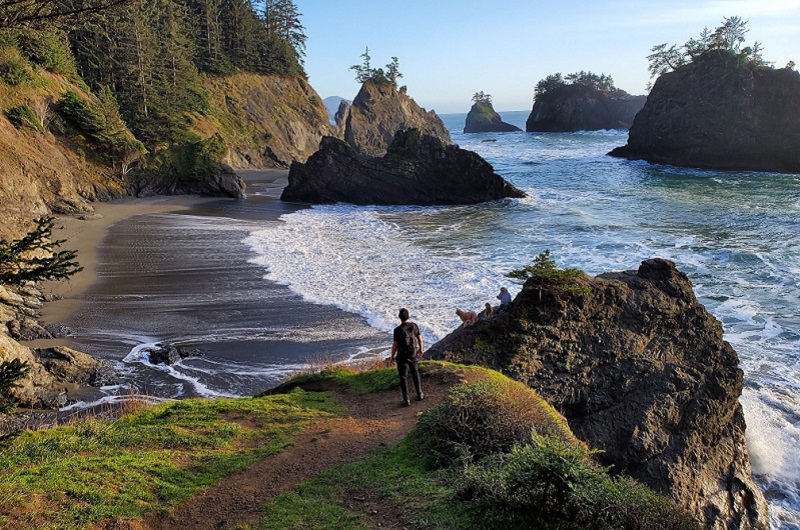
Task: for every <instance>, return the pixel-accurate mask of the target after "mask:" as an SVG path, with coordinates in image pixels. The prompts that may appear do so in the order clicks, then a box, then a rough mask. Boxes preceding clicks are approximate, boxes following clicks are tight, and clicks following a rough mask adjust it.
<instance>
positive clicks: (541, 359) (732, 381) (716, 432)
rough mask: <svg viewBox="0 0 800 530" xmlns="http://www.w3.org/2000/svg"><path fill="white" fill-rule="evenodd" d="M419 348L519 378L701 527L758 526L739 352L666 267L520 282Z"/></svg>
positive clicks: (762, 517)
mask: <svg viewBox="0 0 800 530" xmlns="http://www.w3.org/2000/svg"><path fill="white" fill-rule="evenodd" d="M428 354H429V355H430V356H431V357H433V358H440V359H447V360H452V361H457V362H465V363H473V364H481V365H484V366H487V367H490V368H494V369H497V370H499V371H502V372H503V373H506V374H508V375H510V376H512V377H514V378H515V379H518V380H520V381H522V382H525V383H526V384H528V385H529V386H530V387H532V388H534V389H535V390H536V391H537V392H539V394H541V395H542V396H543V397H544V398H545V399H547V400H548V401H549V402H550V403H551V404H553V405H554V406H555V407H556V408H557V409H559V410H560V411H561V412H562V413H563V414H564V416H565V417H566V418H567V420H568V422H569V425H570V427H571V429H572V430H573V432H574V433H575V434H576V436H578V437H579V438H580V439H582V440H584V441H586V442H587V443H589V444H590V445H591V446H593V447H596V448H598V449H601V450H602V451H603V453H602V454H601V455H600V458H601V460H603V461H604V462H605V463H606V464H608V465H612V466H614V467H613V470H614V471H615V472H619V473H624V474H627V475H630V476H632V477H633V478H635V479H636V480H639V481H641V482H643V483H645V484H647V485H648V486H650V487H652V488H653V489H655V490H656V491H660V492H662V493H664V494H667V495H670V496H671V497H672V498H673V499H674V500H675V501H676V502H677V503H678V504H679V505H681V506H682V507H684V508H685V509H687V510H688V511H689V512H690V513H692V514H694V515H695V517H697V518H698V520H700V521H701V522H702V523H703V524H704V525H705V526H706V527H707V528H710V529H715V530H723V529H724V530H744V529H760V530H762V529H766V528H768V526H769V525H768V519H767V508H766V504H765V500H764V497H763V495H762V494H761V492H760V491H759V489H758V488H757V486H756V485H755V484H754V483H753V480H752V476H751V470H750V460H749V455H748V452H747V446H746V442H745V422H744V416H743V414H742V408H741V405H740V404H739V401H738V399H739V396H740V395H741V391H742V372H741V370H740V369H739V368H738V356H737V355H736V352H735V351H734V350H733V348H731V346H730V345H729V344H728V343H727V342H725V341H724V340H723V338H722V326H721V324H720V323H719V321H717V320H716V319H715V318H714V317H713V316H711V315H710V314H709V313H708V312H707V311H706V309H705V308H704V307H703V306H702V305H701V304H699V303H698V301H697V299H696V298H695V296H694V293H693V291H692V286H691V283H690V282H689V280H688V278H687V277H686V276H685V275H684V274H683V273H681V272H679V271H678V270H677V269H676V268H675V266H674V264H673V263H671V262H669V261H666V260H660V259H654V260H649V261H645V262H643V263H642V264H641V266H640V267H639V269H638V271H628V272H618V273H609V274H603V275H600V276H597V277H595V278H589V277H582V278H577V279H575V280H574V281H573V282H572V283H570V284H568V285H563V284H560V283H558V282H550V283H548V282H544V283H543V282H542V281H541V280H539V279H537V278H532V279H529V280H528V281H527V282H526V284H525V285H524V287H523V290H522V292H521V293H520V294H519V295H518V296H517V298H516V299H515V300H514V301H513V303H512V305H511V307H510V309H509V310H508V311H507V312H505V313H501V314H498V315H495V316H493V317H491V318H489V319H484V320H480V321H479V322H478V323H477V324H475V325H473V326H470V327H466V328H460V329H458V330H456V331H455V332H453V333H451V334H450V335H448V336H447V337H445V338H444V339H442V340H441V341H440V342H438V343H437V344H435V345H434V346H433V347H432V348H431V349H430V350H429V352H428Z"/></svg>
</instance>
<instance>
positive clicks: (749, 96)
mask: <svg viewBox="0 0 800 530" xmlns="http://www.w3.org/2000/svg"><path fill="white" fill-rule="evenodd" d="M799 125H800V74H798V73H797V72H796V71H793V70H788V69H772V68H757V67H749V66H742V65H741V64H740V63H739V60H738V59H737V57H736V56H735V55H734V54H732V53H731V52H728V51H725V50H713V51H710V52H707V53H705V54H704V55H702V56H700V57H697V58H695V59H694V60H693V61H692V62H691V63H689V64H687V65H685V66H682V67H680V68H678V69H677V70H675V71H673V72H669V73H666V74H663V75H662V76H660V77H659V78H658V80H657V81H656V83H655V86H654V87H653V89H652V91H651V92H650V96H649V97H648V99H647V104H646V105H645V106H644V108H643V109H642V111H641V112H640V113H639V114H638V115H637V116H636V120H635V121H634V123H633V126H632V127H631V130H630V134H629V137H628V143H627V145H625V146H624V147H620V148H617V149H614V150H613V151H612V152H611V153H610V154H611V155H613V156H620V157H625V158H629V159H632V160H647V161H648V162H652V163H657V164H671V165H676V166H687V167H699V168H711V169H723V170H750V171H776V172H790V173H800V126H799Z"/></svg>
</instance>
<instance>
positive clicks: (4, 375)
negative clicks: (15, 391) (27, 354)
mask: <svg viewBox="0 0 800 530" xmlns="http://www.w3.org/2000/svg"><path fill="white" fill-rule="evenodd" d="M30 369H31V367H30V365H29V364H28V363H27V362H25V361H20V360H19V359H11V360H10V361H3V362H0V412H8V411H10V410H12V409H13V407H14V404H13V401H11V400H10V399H8V391H9V390H11V389H12V388H14V387H16V386H18V384H17V381H19V380H20V379H22V378H23V377H25V376H26V375H28V372H30Z"/></svg>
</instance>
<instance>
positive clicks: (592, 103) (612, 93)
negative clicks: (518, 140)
mask: <svg viewBox="0 0 800 530" xmlns="http://www.w3.org/2000/svg"><path fill="white" fill-rule="evenodd" d="M535 98H536V99H535V102H534V104H533V110H532V111H531V114H530V116H528V121H527V122H526V123H525V130H526V131H528V132H575V131H598V130H604V129H626V130H627V129H629V128H630V127H631V124H632V123H633V119H634V117H635V116H636V113H638V112H639V111H640V110H641V108H642V107H643V106H644V103H645V101H646V100H647V96H632V95H630V94H628V93H627V92H625V91H624V90H620V89H618V88H615V87H614V81H613V79H611V77H610V76H605V75H602V74H601V75H599V76H598V75H596V74H593V73H591V72H579V73H577V74H570V75H567V76H566V77H563V78H562V77H561V74H555V75H551V76H548V77H547V78H545V79H543V80H541V81H539V83H537V85H536V95H535Z"/></svg>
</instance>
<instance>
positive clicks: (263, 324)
mask: <svg viewBox="0 0 800 530" xmlns="http://www.w3.org/2000/svg"><path fill="white" fill-rule="evenodd" d="M502 115H503V118H504V119H505V120H506V121H508V122H510V123H514V124H516V125H518V126H520V127H522V128H524V121H525V119H526V118H527V115H528V112H527V111H524V112H508V113H502ZM465 117H466V115H465V114H452V115H444V116H442V119H443V121H444V122H445V125H446V126H447V127H448V129H449V130H450V132H451V135H452V138H453V141H454V142H455V143H457V144H458V145H460V146H461V147H463V148H465V149H469V150H472V151H475V152H477V153H478V154H480V155H481V156H483V157H484V158H486V159H487V160H488V161H489V162H490V163H491V164H493V166H494V168H495V170H496V172H497V173H499V174H500V175H502V176H503V177H505V178H506V179H507V180H509V181H510V182H512V183H513V184H514V185H515V186H517V187H518V188H520V189H522V190H523V191H525V192H526V193H527V194H528V198H526V199H519V200H517V199H515V200H503V201H496V202H492V203H488V204H482V205H474V206H448V207H427V208H419V207H385V206H382V207H357V206H351V205H345V204H338V205H332V206H315V207H312V208H300V207H289V206H280V203H278V202H277V201H275V199H274V194H273V196H272V197H271V198H269V197H268V196H269V193H267V192H265V191H263V190H261V188H259V186H258V185H256V186H255V187H254V188H253V191H251V192H250V197H249V198H248V199H247V200H245V201H243V202H241V203H237V205H235V206H231V203H230V202H227V203H226V202H222V201H220V203H219V204H218V205H216V206H214V205H212V206H209V207H207V208H206V209H205V210H204V211H200V212H198V211H194V212H190V215H187V214H167V215H164V214H162V215H157V216H142V217H139V218H135V219H134V220H130V221H128V222H122V223H119V224H118V225H115V226H114V227H113V228H112V231H111V233H110V234H109V236H108V237H107V239H106V243H105V244H104V249H103V253H104V255H105V256H106V258H104V259H103V263H105V265H101V270H100V271H99V276H100V277H101V278H104V279H105V280H104V282H105V283H103V285H101V288H100V290H95V291H94V294H92V293H90V294H89V295H88V303H87V309H86V310H85V311H83V312H82V313H81V314H79V315H77V316H76V317H75V318H73V319H72V321H71V322H69V324H70V326H71V327H73V329H75V330H76V335H77V336H78V337H81V338H80V339H79V345H82V346H83V347H84V349H86V350H89V351H90V353H94V354H96V355H100V356H104V357H106V358H109V359H112V360H115V361H116V362H117V363H118V364H119V366H120V368H121V369H122V370H123V371H125V373H126V374H127V377H128V383H131V384H134V386H136V388H137V390H139V391H141V389H142V388H144V389H145V392H146V393H148V394H149V395H152V396H153V397H154V398H155V399H164V398H179V397H183V396H187V395H206V396H214V395H246V394H248V393H252V392H254V391H257V390H258V389H260V388H264V387H266V386H269V385H270V384H274V383H275V382H277V381H279V380H280V378H281V377H283V376H285V375H286V374H287V373H290V372H291V371H292V370H296V369H299V368H301V367H302V366H303V365H304V364H305V363H306V362H307V361H308V360H309V359H310V358H313V357H315V358H316V359H317V361H318V360H319V359H334V360H349V359H358V358H362V357H369V356H375V355H378V356H383V355H387V350H386V348H387V343H388V341H389V340H390V339H389V337H390V335H389V334H390V332H391V329H392V328H393V327H394V326H395V325H396V324H397V318H396V313H397V310H398V308H400V307H407V308H408V309H409V310H410V311H411V315H412V318H413V319H414V320H415V321H417V322H418V323H419V325H420V329H421V330H422V332H423V335H424V338H425V340H426V342H427V343H432V342H435V341H436V340H438V339H440V338H442V337H443V336H444V335H446V334H447V333H449V332H450V331H451V330H452V329H454V328H455V327H456V326H457V325H458V324H459V323H460V321H459V320H458V317H457V316H456V315H455V309H456V308H461V309H470V310H479V309H480V308H482V307H483V305H484V304H485V303H486V302H496V300H495V296H496V295H497V293H498V291H499V289H500V287H501V286H507V287H508V288H509V290H510V291H511V292H512V294H516V292H517V291H518V290H519V285H516V284H514V283H512V282H511V281H509V280H508V279H507V278H506V276H505V274H506V273H507V272H509V271H510V270H512V269H514V268H518V267H520V266H522V265H525V264H527V263H529V262H530V261H531V260H532V259H533V258H534V257H535V256H536V255H537V254H539V253H541V252H543V251H544V250H549V251H550V253H551V256H552V257H553V258H554V259H555V261H556V263H557V265H558V266H560V267H576V268H579V269H582V270H584V271H586V272H587V273H589V274H593V275H594V274H599V273H603V272H609V271H616V270H630V269H636V268H638V266H639V263H640V262H641V261H642V260H645V259H649V258H652V257H661V258H667V259H670V260H673V261H674V262H675V263H676V264H677V265H678V267H679V269H680V270H681V271H683V272H685V273H686V274H687V275H688V276H689V278H690V279H691V281H692V283H693V285H694V287H695V291H696V293H697V295H698V297H699V299H700V301H701V302H702V303H703V304H705V306H706V307H707V308H708V309H709V310H710V311H711V313H712V314H714V315H715V316H716V317H717V318H718V319H719V320H720V321H721V322H722V323H723V326H724V329H725V338H726V340H728V341H729V342H730V343H731V344H732V345H733V347H734V348H735V349H736V351H737V352H738V354H739V357H740V360H741V368H742V369H743V371H744V381H745V388H744V392H743V395H742V398H741V402H742V405H743V407H744V411H745V418H746V421H747V425H748V430H747V436H748V445H749V449H750V455H751V459H752V464H753V471H754V474H755V475H756V478H757V481H758V483H759V484H760V485H761V487H762V488H763V490H764V491H765V493H766V496H767V499H768V501H769V504H770V510H771V519H772V526H773V528H775V529H781V530H800V458H798V455H797V447H800V239H798V236H799V235H800V176H797V175H781V174H765V173H748V172H717V171H701V170H695V169H681V168H673V167H668V166H658V165H650V164H646V163H644V162H631V161H627V160H621V159H616V158H611V157H609V156H607V155H606V153H607V152H608V151H610V150H611V149H612V148H614V147H617V146H620V145H623V144H624V143H625V142H626V140H627V133H626V132H619V131H599V132H581V133H571V134H559V133H487V134H470V135H465V134H463V133H462V132H461V130H462V129H463V126H464V119H465ZM273 191H274V190H273ZM276 204H277V205H276ZM126 231H127V232H126ZM163 234H168V235H169V236H168V238H169V241H168V243H169V245H170V247H169V248H170V249H172V250H170V251H167V250H165V248H166V247H165V244H166V243H165V241H164V236H163ZM148 238H149V239H148ZM130 241H136V245H138V247H137V248H134V249H133V250H132V249H131V248H130V246H131V244H132V243H130ZM148 241H150V243H148ZM120 245H121V246H122V247H121V248H118V249H117V248H116V247H117V246H120ZM133 251H135V252H137V255H138V254H141V255H142V256H143V257H142V258H141V261H142V271H140V275H141V274H143V275H145V276H146V278H147V279H146V281H144V283H142V282H143V280H141V278H140V279H138V280H133V279H131V278H130V275H131V274H132V273H131V272H130V271H120V270H115V269H114V267H113V262H114V257H113V255H114V252H119V253H121V254H124V255H129V254H130V252H133ZM128 259H129V258H128ZM154 264H155V265H154ZM152 267H155V269H156V270H158V271H161V272H157V273H153V272H150V271H151V268H152ZM159 267H160V268H159ZM134 272H135V271H134ZM176 275H177V276H180V277H181V278H182V281H180V282H179V285H177V286H176V285H175V278H176ZM121 276H125V277H126V278H128V280H127V281H120V277H121ZM142 284H144V285H147V286H149V288H148V289H142V288H141V287H140V285H142ZM130 285H135V286H139V287H136V288H129V287H126V286H130ZM137 297H139V298H137ZM120 301H125V307H124V309H123V308H121V304H120ZM276 306H277V307H283V308H284V309H283V310H282V311H276V310H275V307H276ZM209 307H210V308H211V309H210V310H209ZM163 341H167V342H170V343H177V344H183V345H188V346H196V347H200V348H201V349H203V350H204V351H205V352H206V355H205V356H204V357H202V358H198V359H188V360H185V361H183V362H182V363H180V364H179V365H177V366H174V367H169V368H167V367H154V366H152V365H150V364H149V363H147V362H146V359H143V357H142V356H141V350H142V349H143V348H147V347H148V346H149V345H151V344H153V343H155V342H163ZM80 343H82V344H80ZM321 350H322V351H321ZM106 391H107V392H109V393H114V392H115V391H116V392H118V391H119V389H112V388H109V389H106Z"/></svg>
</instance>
